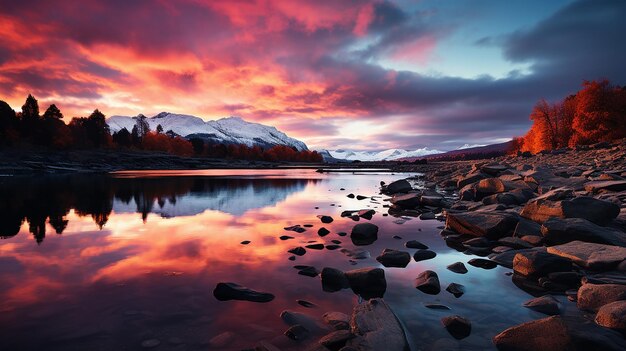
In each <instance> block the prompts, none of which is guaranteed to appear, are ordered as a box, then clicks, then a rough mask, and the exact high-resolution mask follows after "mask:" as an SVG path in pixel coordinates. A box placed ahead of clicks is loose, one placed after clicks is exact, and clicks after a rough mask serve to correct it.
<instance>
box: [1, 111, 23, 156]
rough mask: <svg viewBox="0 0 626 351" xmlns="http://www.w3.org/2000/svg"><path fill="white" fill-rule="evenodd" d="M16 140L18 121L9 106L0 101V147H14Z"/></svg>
mask: <svg viewBox="0 0 626 351" xmlns="http://www.w3.org/2000/svg"><path fill="white" fill-rule="evenodd" d="M18 140H19V134H18V119H17V116H16V115H15V111H13V109H12V108H11V106H9V104H7V103H6V102H4V101H0V146H2V145H14V144H15V143H16V142H17V141H18Z"/></svg>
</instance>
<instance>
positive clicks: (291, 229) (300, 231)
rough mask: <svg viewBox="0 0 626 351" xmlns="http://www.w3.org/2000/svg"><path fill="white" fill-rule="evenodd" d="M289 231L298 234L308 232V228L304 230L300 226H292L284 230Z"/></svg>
mask: <svg viewBox="0 0 626 351" xmlns="http://www.w3.org/2000/svg"><path fill="white" fill-rule="evenodd" d="M283 229H285V230H287V231H292V232H296V233H304V232H305V231H306V228H303V227H302V226H300V225H299V224H297V225H292V226H291V227H285V228H283Z"/></svg>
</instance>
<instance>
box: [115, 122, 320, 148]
mask: <svg viewBox="0 0 626 351" xmlns="http://www.w3.org/2000/svg"><path fill="white" fill-rule="evenodd" d="M137 117H138V116H135V117H131V116H111V117H110V118H109V119H107V124H108V125H109V129H110V130H111V133H114V132H118V131H120V130H122V129H123V128H126V129H127V130H128V131H129V132H130V131H132V129H133V126H134V125H135V123H136V121H137ZM147 121H148V125H149V126H150V129H151V130H156V129H157V126H158V125H161V127H163V131H165V132H167V131H170V130H171V131H172V132H174V133H176V134H178V135H180V136H182V137H185V138H187V139H190V138H194V137H195V138H200V139H204V140H207V141H210V142H213V143H222V144H245V145H248V146H254V145H258V146H261V147H271V146H276V145H286V146H292V147H294V148H296V149H297V150H298V151H303V150H308V148H307V146H306V144H305V143H303V142H302V141H300V140H297V139H294V138H291V137H289V136H287V134H285V133H283V132H281V131H279V130H278V129H276V128H275V127H271V126H267V125H264V124H260V123H252V122H248V121H245V120H243V119H241V118H240V117H227V118H221V119H218V120H214V121H204V120H203V119H201V118H199V117H196V116H191V115H180V114H174V113H169V112H161V113H159V114H157V115H155V116H152V117H148V118H147Z"/></svg>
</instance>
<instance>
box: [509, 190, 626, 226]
mask: <svg viewBox="0 0 626 351" xmlns="http://www.w3.org/2000/svg"><path fill="white" fill-rule="evenodd" d="M618 214H619V206H618V205H616V204H614V203H612V202H608V201H604V200H599V199H596V198H593V197H589V196H580V197H577V198H574V199H572V200H562V201H550V200H545V199H539V200H534V201H530V202H528V203H527V204H526V206H524V209H523V210H522V212H521V216H522V217H525V218H528V219H530V220H533V221H535V222H538V223H543V222H545V221H546V220H548V219H550V218H552V217H557V218H584V219H586V220H588V221H590V222H593V223H596V224H603V223H607V222H609V221H610V220H612V219H613V218H615V217H617V215H618Z"/></svg>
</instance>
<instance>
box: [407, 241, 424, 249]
mask: <svg viewBox="0 0 626 351" xmlns="http://www.w3.org/2000/svg"><path fill="white" fill-rule="evenodd" d="M404 247H406V248H408V249H421V250H425V249H428V246H426V245H424V244H422V243H420V242H419V241H417V240H409V241H407V242H406V243H404Z"/></svg>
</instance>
